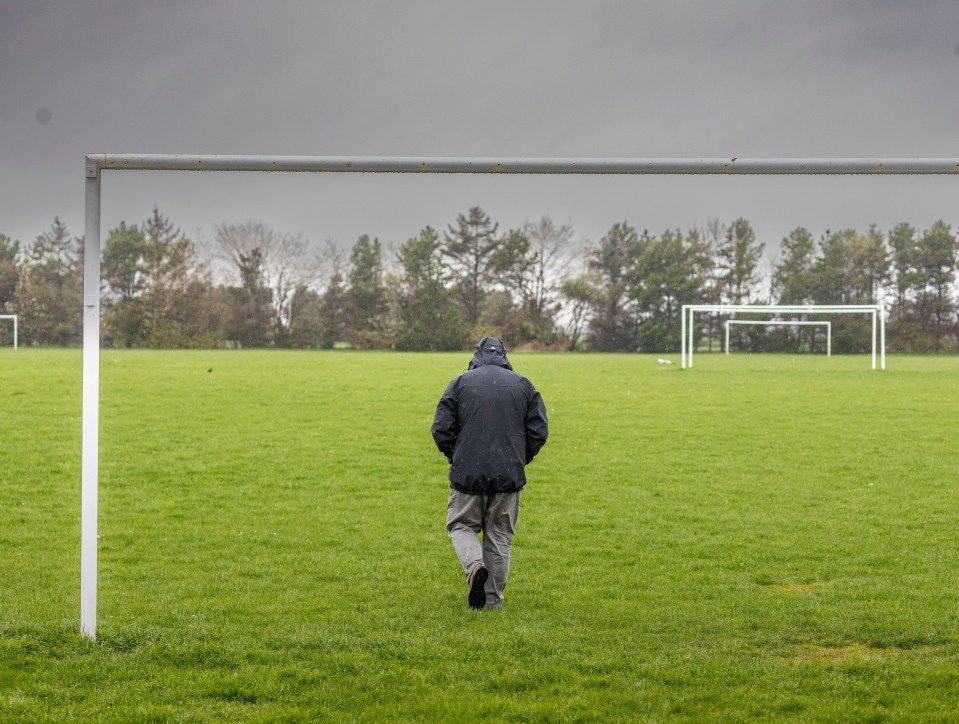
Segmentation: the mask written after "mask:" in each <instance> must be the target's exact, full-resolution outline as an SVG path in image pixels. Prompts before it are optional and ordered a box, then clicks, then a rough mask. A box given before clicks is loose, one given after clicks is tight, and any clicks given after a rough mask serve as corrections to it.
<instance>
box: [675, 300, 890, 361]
mask: <svg viewBox="0 0 959 724" xmlns="http://www.w3.org/2000/svg"><path fill="white" fill-rule="evenodd" d="M696 312H705V313H710V314H723V313H728V314H869V315H871V316H872V369H876V357H877V350H878V356H879V368H880V369H883V370H884V369H886V315H885V309H884V307H883V305H882V304H684V305H683V306H682V315H681V316H682V320H681V322H680V351H679V356H680V368H681V369H686V368H687V367H689V368H692V366H693V350H694V348H695V346H696V344H695V332H696Z"/></svg>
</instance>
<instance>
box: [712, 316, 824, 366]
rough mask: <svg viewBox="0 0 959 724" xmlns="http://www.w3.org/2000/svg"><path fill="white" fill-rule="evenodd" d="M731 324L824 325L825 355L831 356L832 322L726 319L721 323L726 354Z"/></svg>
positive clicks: (771, 325)
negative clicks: (723, 328)
mask: <svg viewBox="0 0 959 724" xmlns="http://www.w3.org/2000/svg"><path fill="white" fill-rule="evenodd" d="M733 325H747V326H763V327H825V328H826V356H827V357H830V356H832V322H813V321H810V320H805V319H727V320H726V321H725V322H724V323H723V326H724V327H725V328H726V354H729V328H730V327H731V326H733Z"/></svg>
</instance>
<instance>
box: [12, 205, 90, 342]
mask: <svg viewBox="0 0 959 724" xmlns="http://www.w3.org/2000/svg"><path fill="white" fill-rule="evenodd" d="M82 260H83V240H82V239H77V238H74V237H72V236H70V233H69V232H68V230H67V226H66V224H64V223H63V222H62V221H60V218H59V217H55V218H54V220H53V224H52V225H51V226H50V228H49V229H48V230H47V231H46V232H44V233H43V234H41V235H40V236H38V237H37V238H36V240H35V241H34V243H33V244H32V245H31V246H30V247H29V248H28V249H27V253H26V264H25V266H24V268H23V269H22V270H21V273H20V274H19V275H18V279H17V290H16V292H15V295H14V296H15V300H16V307H17V314H18V315H19V317H20V320H19V322H20V327H21V330H22V333H21V336H22V337H23V338H24V339H27V340H30V342H31V343H34V344H40V345H72V344H79V343H80V340H81V339H82V326H83V317H82V298H83V264H82Z"/></svg>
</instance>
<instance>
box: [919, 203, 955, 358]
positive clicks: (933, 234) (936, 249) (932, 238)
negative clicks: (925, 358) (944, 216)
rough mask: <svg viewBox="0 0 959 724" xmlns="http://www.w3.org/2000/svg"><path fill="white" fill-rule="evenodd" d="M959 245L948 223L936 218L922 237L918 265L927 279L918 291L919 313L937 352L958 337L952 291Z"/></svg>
mask: <svg viewBox="0 0 959 724" xmlns="http://www.w3.org/2000/svg"><path fill="white" fill-rule="evenodd" d="M957 253H959V246H957V240H956V236H955V234H953V233H952V230H951V229H950V228H949V225H948V224H946V223H945V222H943V221H941V220H940V221H937V222H936V223H935V224H933V225H932V227H931V228H930V229H928V230H926V231H924V232H923V234H922V236H921V237H920V238H919V244H918V255H917V259H916V267H917V271H918V273H919V274H920V275H921V276H922V279H923V280H924V284H923V288H922V290H921V292H920V293H919V299H918V306H919V316H920V318H921V320H922V323H923V327H924V331H925V336H926V338H927V340H928V342H929V343H930V346H931V349H932V350H933V351H935V352H940V351H942V350H943V349H944V348H945V347H947V346H954V345H955V341H956V325H955V312H956V303H955V301H954V300H953V298H952V296H951V295H950V290H951V288H952V285H953V281H954V280H955V274H956V261H957Z"/></svg>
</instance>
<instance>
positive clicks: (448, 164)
mask: <svg viewBox="0 0 959 724" xmlns="http://www.w3.org/2000/svg"><path fill="white" fill-rule="evenodd" d="M107 171H108V172H111V173H112V172H114V171H229V172H234V171H239V172H246V171H264V172H312V173H372V174H382V173H397V174H416V173H430V174H436V173H440V174H443V173H446V174H550V175H607V174H623V175H715V176H739V175H840V174H851V175H871V176H876V175H879V176H882V175H957V174H959V159H955V158H888V159H883V158H738V157H732V158H472V157H454V158H440V157H368V156H232V155H231V156H221V155H213V156H211V155H183V154H106V153H91V154H87V155H85V156H84V177H85V180H86V183H85V187H84V188H85V190H84V199H85V203H84V256H83V279H84V281H83V286H84V293H83V415H82V426H83V429H82V442H81V447H82V454H81V488H82V489H81V512H80V518H81V526H80V528H81V532H80V632H81V635H83V636H85V637H88V638H91V639H95V638H96V610H97V510H98V495H99V493H98V489H99V415H100V402H99V399H100V295H101V289H100V243H101V238H100V212H101V185H102V184H101V181H102V177H103V173H104V172H107ZM685 323H686V314H685V312H684V314H683V325H684V328H685ZM683 338H684V342H683V344H684V345H685V329H684V334H683ZM690 352H692V350H690ZM683 359H684V362H685V349H684V353H683ZM690 362H692V358H691V355H690ZM684 366H685V365H684Z"/></svg>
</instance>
